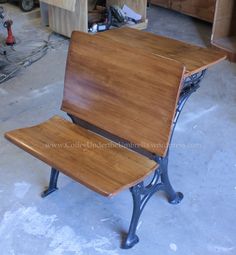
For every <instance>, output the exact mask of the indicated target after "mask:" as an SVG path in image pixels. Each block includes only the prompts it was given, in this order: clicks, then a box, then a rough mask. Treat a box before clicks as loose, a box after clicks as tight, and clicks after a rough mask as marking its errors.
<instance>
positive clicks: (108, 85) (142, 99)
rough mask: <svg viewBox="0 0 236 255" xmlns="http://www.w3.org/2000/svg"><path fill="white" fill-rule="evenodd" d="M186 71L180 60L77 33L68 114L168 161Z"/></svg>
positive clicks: (67, 88) (70, 65)
mask: <svg viewBox="0 0 236 255" xmlns="http://www.w3.org/2000/svg"><path fill="white" fill-rule="evenodd" d="M183 72H184V67H183V66H182V64H180V63H179V62H177V61H174V60H171V59H166V58H162V57H160V56H155V55H153V54H152V55H151V54H149V53H147V52H145V51H143V50H139V49H136V48H135V47H130V46H127V45H125V44H121V43H118V42H116V41H111V39H109V38H108V39H107V38H103V37H100V36H93V35H89V34H85V33H82V32H74V33H73V35H72V40H71V45H70V49H69V55H68V60H67V67H66V78H65V86H64V98H63V104H62V110H63V111H65V112H67V113H71V114H73V115H74V116H76V117H78V118H80V119H83V120H85V121H87V122H89V123H91V124H93V125H95V126H97V127H98V128H101V129H104V130H106V131H108V132H110V133H112V134H114V135H116V136H118V137H120V138H123V139H125V140H128V141H130V142H132V143H135V144H137V145H138V146H140V147H142V148H144V149H147V150H149V151H150V152H154V153H157V154H158V155H160V156H164V155H165V154H166V151H167V148H168V144H169V139H170V133H171V128H172V122H173V117H174V115H175V109H176V103H177V100H178V96H179V92H180V87H181V84H182V77H183Z"/></svg>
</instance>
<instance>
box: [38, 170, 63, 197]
mask: <svg viewBox="0 0 236 255" xmlns="http://www.w3.org/2000/svg"><path fill="white" fill-rule="evenodd" d="M58 175H59V171H58V170H56V169H55V168H52V170H51V176H50V181H49V187H48V188H47V189H46V190H45V191H44V192H43V193H42V194H41V197H46V196H48V195H50V194H51V193H52V192H54V191H56V190H57V189H58V188H57V180H58Z"/></svg>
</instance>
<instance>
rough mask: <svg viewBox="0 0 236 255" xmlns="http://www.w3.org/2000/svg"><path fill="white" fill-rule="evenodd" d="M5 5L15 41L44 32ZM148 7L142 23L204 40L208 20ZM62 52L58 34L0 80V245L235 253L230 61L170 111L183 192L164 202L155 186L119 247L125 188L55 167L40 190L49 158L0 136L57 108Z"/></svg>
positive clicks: (9, 248)
mask: <svg viewBox="0 0 236 255" xmlns="http://www.w3.org/2000/svg"><path fill="white" fill-rule="evenodd" d="M5 6H7V7H8V8H9V12H10V14H11V15H12V16H13V17H14V20H15V26H14V30H15V33H16V35H17V37H18V38H19V39H20V40H21V43H24V41H25V40H30V39H32V40H34V39H35V38H37V39H40V38H41V39H42V38H44V39H45V38H46V37H47V36H48V33H49V30H48V29H45V28H41V27H40V23H39V19H35V18H32V17H31V18H28V16H27V15H22V13H21V12H20V11H19V10H18V8H17V7H14V6H10V5H5ZM148 12H149V13H148V14H149V20H150V26H149V29H148V30H150V31H152V32H155V33H158V34H162V35H167V36H171V37H174V38H177V39H180V40H185V41H188V42H192V43H196V44H199V45H207V44H208V42H209V38H210V33H211V27H210V25H209V24H206V23H204V22H200V21H197V20H195V19H192V18H190V17H187V16H183V15H180V14H178V13H174V12H170V11H167V10H164V9H161V8H159V9H157V8H152V9H151V10H149V11H148ZM0 32H1V33H3V31H2V30H1V31H0ZM66 53H67V42H65V43H64V44H63V45H61V46H60V47H58V48H56V49H54V50H50V51H49V52H48V54H47V55H46V56H45V57H44V58H42V59H41V60H40V61H39V62H36V63H35V64H33V65H32V66H30V67H28V68H26V69H24V70H22V71H21V72H19V73H18V75H17V76H16V77H15V78H13V79H11V80H9V81H7V82H5V83H3V84H1V85H0V96H1V100H0V122H1V125H0V132H1V135H0V145H1V146H0V154H1V165H0V250H1V251H0V254H1V255H33V254H37V255H38V254H42V255H75V254H77V255H83V254H84V255H93V254H98V255H99V254H104V255H106V254H107V255H118V254H119V255H123V254H127V255H129V254H137V255H139V254H140V255H141V254H149V255H156V254H159V255H171V254H176V255H202V254H205V255H223V254H225V255H235V254H236V225H235V215H236V155H235V154H236V139H235V130H236V107H235V106H236V90H235V85H236V65H235V64H231V63H229V62H226V61H224V62H222V63H220V64H218V65H216V66H214V67H213V68H211V69H210V70H209V71H208V73H207V75H206V77H205V79H204V80H203V82H202V86H201V88H200V89H199V91H198V92H197V93H195V94H194V95H193V96H192V97H191V99H190V100H189V101H188V103H187V104H186V107H185V109H184V111H183V113H182V115H181V117H180V119H179V123H178V125H177V128H176V132H175V135H174V140H173V143H174V145H175V146H173V147H172V149H171V153H170V168H169V169H170V176H171V180H172V183H173V185H174V187H175V188H176V189H177V190H181V191H182V192H183V193H184V194H185V198H184V200H183V201H182V203H181V204H180V205H177V206H173V205H170V204H168V203H167V202H166V200H165V199H163V197H162V196H160V195H159V194H157V195H155V196H154V197H153V198H152V199H151V201H150V202H149V204H148V205H147V207H146V209H145V211H144V213H143V215H142V218H141V221H140V225H139V229H138V235H139V237H140V240H141V241H140V243H139V244H138V245H137V246H136V247H134V248H133V249H131V250H127V251H124V250H121V249H119V246H120V241H121V240H120V232H123V231H127V228H128V225H129V219H130V216H131V196H130V194H129V191H125V192H122V193H121V194H119V195H118V196H116V197H114V198H112V199H107V198H103V197H101V196H99V195H97V194H95V193H94V192H91V191H90V190H88V189H86V188H85V187H83V186H82V185H80V184H78V183H76V182H74V181H72V180H71V179H69V178H68V177H66V176H63V175H61V176H60V178H59V187H60V190H59V191H57V192H55V193H54V194H52V195H51V196H49V197H47V198H45V199H42V198H41V197H40V193H41V191H42V190H43V188H44V186H46V185H47V183H48V178H49V167H48V166H47V165H45V164H43V163H42V162H40V161H39V160H37V159H35V158H33V157H31V156H30V155H29V154H27V153H25V152H23V151H22V150H20V149H18V148H17V147H15V146H14V145H12V144H10V143H9V142H8V141H6V140H5V139H4V138H3V134H4V132H6V131H8V130H11V129H14V128H18V127H25V126H28V125H32V124H37V123H40V122H42V121H44V120H46V119H48V118H49V117H51V116H52V115H53V114H59V115H62V116H65V115H64V113H62V112H60V110H59V108H60V103H61V99H62V89H63V76H64V68H65V61H66Z"/></svg>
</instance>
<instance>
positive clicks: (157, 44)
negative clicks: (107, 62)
mask: <svg viewBox="0 0 236 255" xmlns="http://www.w3.org/2000/svg"><path fill="white" fill-rule="evenodd" d="M96 36H100V37H104V38H109V39H112V40H114V41H117V42H119V43H124V44H126V45H129V46H131V47H134V48H139V49H142V50H145V51H146V52H148V53H151V54H153V55H160V56H163V57H166V58H171V59H174V60H176V61H179V62H180V63H182V64H183V65H184V66H185V67H186V73H185V77H187V76H189V75H192V74H194V73H197V72H199V71H202V70H204V69H206V68H208V67H210V66H212V65H214V64H216V63H218V62H220V61H222V60H223V59H225V58H226V56H225V54H224V53H222V52H221V51H219V50H216V49H212V48H203V47H199V46H195V45H191V44H188V43H185V42H181V41H177V40H174V39H172V38H168V37H164V36H160V35H155V34H152V33H148V32H144V31H137V30H135V29H132V28H120V29H112V30H109V31H106V32H104V33H100V34H99V35H96Z"/></svg>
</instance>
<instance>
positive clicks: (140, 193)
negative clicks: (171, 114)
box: [42, 70, 206, 249]
mask: <svg viewBox="0 0 236 255" xmlns="http://www.w3.org/2000/svg"><path fill="white" fill-rule="evenodd" d="M205 72H206V70H203V71H200V72H198V73H196V74H193V75H191V76H188V77H186V78H185V80H184V83H183V87H182V91H181V93H180V97H179V101H178V104H177V108H176V114H175V118H174V121H173V127H172V133H171V139H170V143H169V147H168V152H167V154H166V156H165V157H159V156H158V155H154V154H150V153H148V152H146V151H143V150H142V149H141V150H140V149H139V148H138V149H137V147H132V146H129V148H130V149H133V150H135V151H138V152H139V153H142V154H145V155H146V156H147V157H149V158H151V159H152V160H155V161H156V162H157V163H159V168H158V169H156V170H155V171H154V173H153V177H152V179H151V181H150V183H149V184H148V185H145V184H144V181H142V182H140V183H138V184H136V185H135V186H133V187H131V188H130V192H131V194H132V198H133V213H132V218H131V223H130V227H129V231H128V234H127V236H126V237H125V239H124V241H123V243H122V248H124V249H129V248H132V247H133V246H134V245H135V244H136V243H138V242H139V238H138V236H137V235H136V231H137V226H138V222H139V218H140V216H141V214H142V211H143V209H144V207H145V205H146V204H147V202H148V200H149V199H150V198H151V197H152V195H153V194H155V193H156V192H157V191H160V190H161V191H164V192H165V193H166V195H167V198H168V202H169V203H171V204H178V203H180V201H181V200H182V199H183V194H182V193H181V192H176V191H175V190H174V189H173V187H172V185H171V183H170V180H169V175H168V158H169V148H170V144H171V140H172V137H173V133H174V130H175V126H176V124H177V121H178V118H179V116H180V113H181V111H182V109H183V107H184V105H185V103H186V101H187V100H188V98H189V97H190V96H191V95H192V93H193V92H195V91H196V90H197V89H198V88H199V84H200V82H201V80H202V78H203V77H204V75H205ZM68 115H69V116H70V118H71V119H72V121H73V122H74V123H75V124H78V125H80V126H82V127H84V128H87V129H89V130H91V131H93V132H96V133H97V134H100V135H102V136H104V137H106V138H108V139H111V140H113V141H115V142H117V143H119V144H121V145H123V146H127V145H128V144H129V143H128V142H127V141H124V140H122V139H120V138H118V137H115V136H114V135H112V134H109V133H108V132H106V131H105V130H101V129H99V128H97V127H95V126H93V125H91V124H89V123H87V122H85V121H83V120H81V119H78V118H76V117H74V116H73V115H70V114H68ZM129 145H130V144H129ZM58 176H59V171H58V170H57V169H55V168H52V170H51V176H50V181H49V186H48V188H47V189H46V190H45V191H44V192H43V193H42V197H46V196H48V195H49V194H51V193H52V192H54V191H55V190H57V189H58V188H57V180H58Z"/></svg>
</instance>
